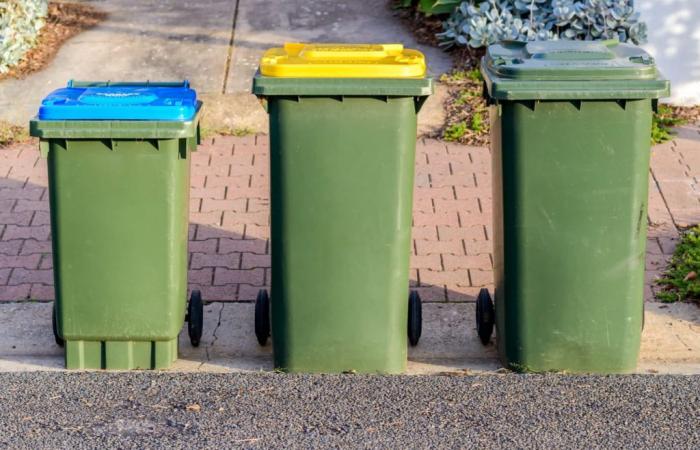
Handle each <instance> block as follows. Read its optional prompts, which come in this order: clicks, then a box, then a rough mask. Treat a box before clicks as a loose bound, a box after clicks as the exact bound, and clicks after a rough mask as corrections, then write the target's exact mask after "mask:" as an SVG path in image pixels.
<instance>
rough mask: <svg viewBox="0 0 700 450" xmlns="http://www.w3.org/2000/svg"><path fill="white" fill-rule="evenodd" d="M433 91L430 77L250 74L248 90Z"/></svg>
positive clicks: (298, 92)
mask: <svg viewBox="0 0 700 450" xmlns="http://www.w3.org/2000/svg"><path fill="white" fill-rule="evenodd" d="M434 90H435V86H434V81H433V78H432V77H430V76H423V77H415V78H301V77H268V76H265V75H262V74H261V73H260V70H258V72H257V73H256V74H255V76H254V77H253V86H252V93H253V94H254V95H256V96H258V97H273V96H319V97H323V96H343V97H376V96H389V97H392V96H395V97H427V96H430V95H432V93H433V92H434Z"/></svg>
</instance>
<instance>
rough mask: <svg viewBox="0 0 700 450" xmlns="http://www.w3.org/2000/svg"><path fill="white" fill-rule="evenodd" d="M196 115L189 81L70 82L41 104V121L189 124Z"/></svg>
mask: <svg viewBox="0 0 700 450" xmlns="http://www.w3.org/2000/svg"><path fill="white" fill-rule="evenodd" d="M196 113H197V93H196V92H195V91H194V90H193V89H191V88H190V86H189V82H187V81H184V82H174V83H154V82H143V83H128V82H127V83H114V82H103V83H102V82H100V83H93V82H73V81H70V82H68V87H65V88H62V89H57V90H55V91H53V92H52V93H50V94H49V95H47V96H46V97H45V98H44V99H43V100H42V101H41V107H40V108H39V114H38V119H39V120H163V121H168V120H172V121H187V120H191V119H192V118H193V117H194V115H195V114H196Z"/></svg>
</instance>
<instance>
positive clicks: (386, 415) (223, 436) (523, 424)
mask: <svg viewBox="0 0 700 450" xmlns="http://www.w3.org/2000/svg"><path fill="white" fill-rule="evenodd" d="M0 383H1V386H2V387H1V388H0V405H1V406H2V408H1V409H0V448H14V449H18V448H28V449H40V448H51V449H59V448H67V449H68V448H69V449H78V448H167V449H176V448H231V447H240V448H270V447H273V448H290V447H301V448H312V447H315V448H318V447H323V448H328V447H343V448H348V447H352V448H357V447H360V448H393V449H397V448H443V447H447V448H463V447H478V448H567V449H571V448H695V449H697V448H700V426H699V424H700V377H699V376H688V377H684V376H661V375H646V376H643V375H634V376H610V377H593V376H564V375H514V374H507V375H484V376H391V377H389V376H387V377H382V376H360V375H336V376H330V375H328V376H323V375H285V374H275V373H260V374H182V373H180V374H175V373H112V374H109V373H95V372H93V373H65V372H57V373H48V372H40V373H20V374H9V373H8V374H1V375H0Z"/></svg>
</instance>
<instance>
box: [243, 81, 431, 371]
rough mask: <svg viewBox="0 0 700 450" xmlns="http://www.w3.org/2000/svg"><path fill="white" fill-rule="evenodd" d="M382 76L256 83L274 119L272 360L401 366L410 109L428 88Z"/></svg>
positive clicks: (412, 135) (281, 364)
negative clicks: (389, 85) (386, 88)
mask: <svg viewBox="0 0 700 450" xmlns="http://www.w3.org/2000/svg"><path fill="white" fill-rule="evenodd" d="M402 81H405V82H404V83H401V82H402ZM388 83H389V84H392V83H395V84H394V87H395V89H394V90H391V89H388V90H386V91H384V95H378V94H377V93H378V92H382V90H381V89H382V87H386V84H387V81H386V80H384V81H383V82H382V81H378V80H374V79H364V78H358V79H342V80H338V79H333V78H322V79H303V78H295V79H290V78H279V79H278V78H274V77H266V76H264V75H259V76H257V77H256V79H255V81H254V92H255V93H256V94H257V95H259V96H261V97H264V98H265V100H266V102H267V109H268V113H269V116H270V180H271V192H270V202H271V252H272V282H271V316H272V317H271V321H272V338H273V346H274V352H273V353H274V364H275V367H276V368H278V369H282V370H286V371H292V372H343V371H357V372H380V373H400V372H402V371H404V370H405V367H406V353H407V350H406V346H407V342H406V326H407V307H408V303H407V299H408V286H409V279H408V273H409V255H410V245H411V218H412V199H413V173H414V160H415V141H416V114H417V111H418V109H419V107H420V104H421V103H422V99H423V98H425V96H426V95H427V94H428V93H429V92H430V90H431V88H432V85H431V84H430V80H428V79H425V78H423V77H420V79H410V80H400V79H398V80H389V81H388Z"/></svg>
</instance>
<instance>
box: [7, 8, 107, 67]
mask: <svg viewBox="0 0 700 450" xmlns="http://www.w3.org/2000/svg"><path fill="white" fill-rule="evenodd" d="M106 17H107V14H106V13H104V12H102V11H99V10H97V9H96V8H94V7H92V6H88V5H84V4H81V3H55V2H51V3H49V13H48V16H47V17H46V25H44V27H43V28H42V29H41V31H39V38H38V42H37V45H36V46H35V47H34V48H32V49H31V50H29V51H28V52H27V54H26V55H24V57H23V58H22V60H21V61H20V62H19V63H18V64H17V65H15V66H14V67H12V68H11V69H10V71H9V72H7V73H3V74H0V80H4V79H6V78H24V77H25V76H27V75H29V74H30V73H32V72H36V71H39V70H41V69H43V68H44V67H46V66H47V65H48V64H49V63H50V62H51V60H53V58H54V56H55V55H56V52H58V49H59V48H61V45H62V44H63V43H64V42H65V41H67V40H68V39H70V38H71V37H73V36H75V35H76V34H78V33H80V32H82V31H84V30H87V29H89V28H92V27H94V26H95V25H97V24H98V23H100V22H101V21H103V20H104V19H105V18H106Z"/></svg>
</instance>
